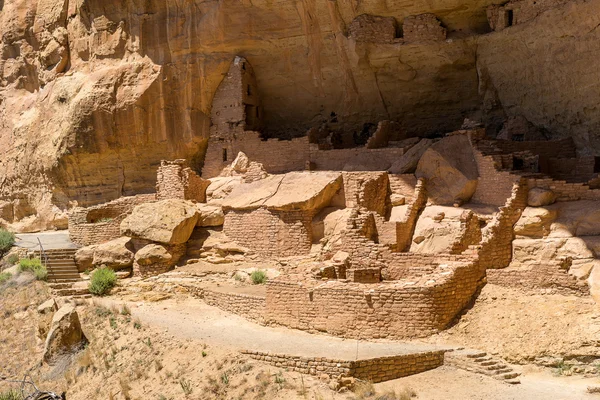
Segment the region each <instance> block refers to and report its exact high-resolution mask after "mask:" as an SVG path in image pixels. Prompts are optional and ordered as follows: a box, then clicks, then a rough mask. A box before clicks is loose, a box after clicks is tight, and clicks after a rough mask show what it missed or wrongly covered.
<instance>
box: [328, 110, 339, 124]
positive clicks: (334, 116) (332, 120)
mask: <svg viewBox="0 0 600 400" xmlns="http://www.w3.org/2000/svg"><path fill="white" fill-rule="evenodd" d="M329 117H330V118H331V119H330V122H331V123H336V122H338V117H337V114H336V113H334V112H333V111H332V112H331V114H329Z"/></svg>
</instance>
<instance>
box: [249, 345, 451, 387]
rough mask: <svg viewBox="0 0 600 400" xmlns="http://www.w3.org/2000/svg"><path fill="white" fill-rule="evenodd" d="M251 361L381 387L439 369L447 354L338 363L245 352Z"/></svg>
mask: <svg viewBox="0 0 600 400" xmlns="http://www.w3.org/2000/svg"><path fill="white" fill-rule="evenodd" d="M242 353H244V354H247V355H249V356H250V358H253V359H255V360H260V361H262V362H266V363H269V364H272V365H275V366H277V367H280V368H286V370H288V369H289V370H290V371H294V372H300V373H302V374H310V375H323V374H326V375H329V376H330V377H338V376H348V377H354V378H356V379H362V380H365V381H369V382H373V383H378V382H384V381H388V380H391V379H398V378H402V377H404V376H410V375H414V374H418V373H421V372H424V371H428V370H430V369H434V368H437V367H439V366H441V365H442V364H443V363H444V351H443V350H439V351H431V352H423V353H409V354H401V355H397V356H387V357H376V358H370V359H368V360H357V361H348V360H336V359H329V358H323V357H300V356H293V355H288V354H273V353H263V352H259V351H242Z"/></svg>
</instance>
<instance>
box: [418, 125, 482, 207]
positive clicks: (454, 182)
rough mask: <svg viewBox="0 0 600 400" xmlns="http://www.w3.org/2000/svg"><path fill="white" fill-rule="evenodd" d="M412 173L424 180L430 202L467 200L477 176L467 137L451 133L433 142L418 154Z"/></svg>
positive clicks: (442, 203)
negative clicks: (421, 155)
mask: <svg viewBox="0 0 600 400" xmlns="http://www.w3.org/2000/svg"><path fill="white" fill-rule="evenodd" d="M415 175H416V176H417V178H424V179H425V180H426V188H427V194H428V196H429V200H430V201H431V202H432V203H434V204H441V205H446V204H450V205H451V204H454V203H457V202H458V203H460V204H462V203H466V202H468V201H469V200H470V199H471V197H472V196H473V194H474V193H475V190H476V189H477V178H478V176H479V174H478V172H477V164H476V163H475V159H474V156H473V150H472V148H471V143H470V142H469V139H468V138H467V137H466V136H464V135H453V136H448V137H445V138H443V139H442V140H440V141H439V142H437V143H434V144H433V145H431V147H429V148H428V149H427V150H426V151H425V153H424V154H423V157H421V160H420V161H419V164H418V165H417V171H416V173H415Z"/></svg>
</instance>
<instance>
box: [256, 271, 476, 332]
mask: <svg viewBox="0 0 600 400" xmlns="http://www.w3.org/2000/svg"><path fill="white" fill-rule="evenodd" d="M436 272H437V271H436ZM482 276H483V273H482V269H481V268H480V267H479V265H478V264H477V263H463V264H459V265H455V266H453V268H452V269H449V270H446V271H439V273H433V274H430V275H425V276H423V277H421V279H419V280H418V281H417V282H410V283H409V282H405V281H398V282H389V283H380V284H360V283H344V282H340V281H328V282H325V283H322V284H319V283H318V282H314V283H313V284H312V285H308V284H307V283H294V282H285V281H280V280H274V281H270V282H268V283H267V303H266V304H267V315H266V321H267V323H273V324H280V325H285V326H289V327H292V328H295V329H302V330H307V331H309V332H327V333H329V334H332V335H336V336H340V337H347V338H353V339H376V338H388V339H407V338H411V337H425V336H429V335H431V334H434V333H436V332H439V331H440V330H442V329H444V328H446V327H447V326H448V324H449V323H450V322H451V321H452V320H453V319H454V317H455V316H456V314H457V313H458V312H460V311H461V310H462V309H463V307H464V306H465V305H466V304H467V303H468V302H469V301H470V299H471V297H472V296H473V294H474V293H475V291H476V289H477V287H478V286H479V285H480V280H481V278H482Z"/></svg>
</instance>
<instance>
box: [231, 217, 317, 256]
mask: <svg viewBox="0 0 600 400" xmlns="http://www.w3.org/2000/svg"><path fill="white" fill-rule="evenodd" d="M312 218H313V215H312V213H311V212H308V211H302V210H295V211H278V210H267V209H266V208H259V209H255V210H229V211H226V213H225V223H224V224H223V232H224V233H225V234H226V235H227V237H228V238H229V239H231V240H233V241H234V242H236V243H238V244H240V245H242V246H245V247H248V248H251V249H252V250H254V251H256V253H258V254H260V255H262V256H265V257H271V256H277V257H287V256H298V255H303V254H308V253H309V252H310V248H311V245H312Z"/></svg>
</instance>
